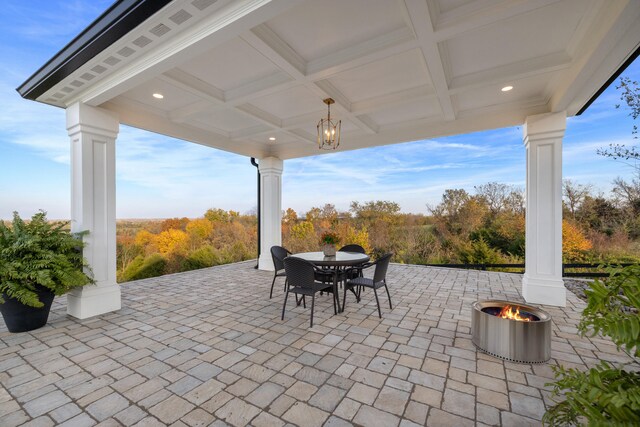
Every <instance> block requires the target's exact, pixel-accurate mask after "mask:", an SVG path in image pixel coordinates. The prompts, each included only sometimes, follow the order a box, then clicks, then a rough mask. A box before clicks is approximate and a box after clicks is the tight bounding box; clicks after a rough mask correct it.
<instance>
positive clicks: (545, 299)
mask: <svg viewBox="0 0 640 427" xmlns="http://www.w3.org/2000/svg"><path fill="white" fill-rule="evenodd" d="M522 296H523V297H524V300H525V301H526V302H528V303H533V304H544V305H553V306H556V307H565V306H566V305H567V290H566V288H565V287H564V281H563V280H562V279H543V278H539V277H531V276H529V275H528V274H527V273H525V274H524V277H523V278H522Z"/></svg>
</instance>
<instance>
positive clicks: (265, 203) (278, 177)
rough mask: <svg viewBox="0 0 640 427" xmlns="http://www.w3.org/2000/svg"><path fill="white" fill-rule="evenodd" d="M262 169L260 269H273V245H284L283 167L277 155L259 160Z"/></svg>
mask: <svg viewBox="0 0 640 427" xmlns="http://www.w3.org/2000/svg"><path fill="white" fill-rule="evenodd" d="M258 169H259V171H260V259H259V260H258V268H259V269H260V270H268V271H273V269H274V266H273V260H272V259H271V247H272V246H274V245H275V246H281V245H282V169H283V161H282V160H281V159H279V158H277V157H265V158H262V159H260V160H259V163H258Z"/></svg>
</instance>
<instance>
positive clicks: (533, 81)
mask: <svg viewBox="0 0 640 427" xmlns="http://www.w3.org/2000/svg"><path fill="white" fill-rule="evenodd" d="M558 75H559V73H558V72H556V73H547V74H542V75H538V76H534V77H530V78H527V79H521V80H517V81H514V82H509V84H511V85H513V89H512V90H511V91H509V92H502V90H501V88H502V86H504V84H493V85H486V86H482V87H478V88H475V89H472V90H468V91H465V92H463V93H459V94H456V95H454V96H453V101H454V104H455V106H456V108H457V109H458V110H459V111H465V110H473V109H481V108H484V107H493V106H499V105H501V104H510V103H513V102H529V103H532V104H542V103H546V102H547V101H548V99H547V98H548V96H549V95H548V94H547V86H548V84H549V81H553V80H554V77H557V76H558Z"/></svg>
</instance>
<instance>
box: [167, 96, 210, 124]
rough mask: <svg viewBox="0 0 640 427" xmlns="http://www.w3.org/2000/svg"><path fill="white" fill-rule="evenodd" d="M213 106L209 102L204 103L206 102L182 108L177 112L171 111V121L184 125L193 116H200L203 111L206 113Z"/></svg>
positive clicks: (198, 102)
mask: <svg viewBox="0 0 640 427" xmlns="http://www.w3.org/2000/svg"><path fill="white" fill-rule="evenodd" d="M212 106H213V104H212V103H211V102H209V101H204V100H200V101H196V102H194V103H192V104H189V105H186V106H184V107H181V108H176V109H175V110H173V111H171V112H170V113H169V119H170V120H171V121H172V122H176V123H184V122H186V121H187V120H188V119H189V118H190V117H191V116H193V115H195V114H198V113H200V112H202V111H205V110H207V109H208V108H211V107H212Z"/></svg>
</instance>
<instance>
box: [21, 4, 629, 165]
mask: <svg viewBox="0 0 640 427" xmlns="http://www.w3.org/2000/svg"><path fill="white" fill-rule="evenodd" d="M639 45H640V2H638V1H635V0H483V1H470V0H456V1H452V0H427V1H425V0H404V1H402V0H397V1H396V0H385V1H376V2H371V1H369V0H350V1H348V2H345V1H342V0H322V1H313V0H307V1H303V0H237V1H231V0H189V1H186V0H183V1H178V0H174V1H168V0H153V1H152V0H121V1H118V2H116V3H115V4H114V5H113V6H112V7H111V8H109V9H108V10H107V11H106V12H105V13H104V14H103V15H102V16H100V17H99V18H98V19H97V20H96V21H95V22H94V23H93V24H91V25H90V26H89V27H88V28H87V29H86V30H85V31H83V32H82V33H81V34H80V35H79V36H78V37H76V39H74V40H73V41H72V42H71V43H69V45H67V46H66V47H65V48H64V49H63V50H61V51H60V52H59V53H58V54H57V55H56V56H54V57H53V58H52V59H51V60H50V61H49V62H47V63H46V64H45V65H44V66H43V67H42V68H41V69H40V70H38V71H37V72H36V73H35V74H34V75H33V76H32V77H30V78H29V79H28V80H27V81H26V82H25V83H24V84H23V85H21V86H20V87H19V88H18V91H19V92H20V94H21V95H22V96H23V97H25V98H28V99H33V100H37V101H39V102H44V103H47V104H51V105H55V106H59V107H63V108H65V107H67V106H69V105H71V104H73V103H76V102H82V103H86V104H88V105H93V106H100V107H102V108H106V109H108V110H111V111H114V112H116V113H118V115H119V117H120V121H121V122H122V123H124V124H127V125H131V126H134V127H138V128H142V129H147V130H149V131H153V132H157V133H161V134H165V135H170V136H173V137H177V138H181V139H185V140H189V141H193V142H196V143H200V144H204V145H207V146H211V147H216V148H220V149H223V150H227V151H231V152H235V153H239V154H243V155H247V156H253V157H264V156H269V155H273V156H277V157H280V158H283V159H286V158H292V157H301V156H308V155H316V154H320V153H323V152H321V151H319V150H318V149H317V147H316V145H315V131H316V128H315V126H316V123H317V121H318V120H319V119H320V117H322V116H323V115H324V114H325V113H326V110H325V105H324V104H323V103H322V99H323V98H326V97H332V98H333V99H334V100H335V101H336V104H335V105H334V106H332V112H333V113H334V114H333V115H334V116H335V117H337V118H340V119H342V121H343V125H342V127H343V135H342V144H341V146H340V149H356V148H364V147H369V146H375V145H384V144H392V143H400V142H407V141H413V140H419V139H425V138H432V137H438V136H444V135H453V134H461V133H468V132H474V131H480V130H486V129H492V128H499V127H506V126H513V125H519V124H522V123H523V122H524V120H525V118H526V117H527V116H529V115H533V114H540V113H546V112H556V111H566V112H567V114H568V115H569V116H571V115H575V114H579V113H580V112H581V111H583V110H584V108H586V106H587V105H588V104H589V103H590V102H592V100H593V99H594V97H595V96H597V94H599V93H600V91H601V90H603V88H604V87H606V85H607V84H609V83H610V82H611V81H612V79H613V78H615V76H616V75H617V74H618V73H619V72H620V71H621V70H622V69H623V68H624V67H625V66H626V65H628V63H630V61H631V60H632V59H633V58H634V57H635V56H637V54H638V51H639V50H638V47H639ZM507 85H511V86H514V89H513V90H512V91H510V92H502V91H501V88H502V87H504V86H507ZM153 93H162V94H163V95H164V98H163V99H162V100H158V99H155V98H153V97H152V94H153ZM272 136H273V137H276V141H275V142H272V141H269V137H272Z"/></svg>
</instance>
